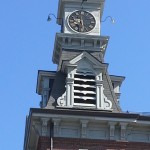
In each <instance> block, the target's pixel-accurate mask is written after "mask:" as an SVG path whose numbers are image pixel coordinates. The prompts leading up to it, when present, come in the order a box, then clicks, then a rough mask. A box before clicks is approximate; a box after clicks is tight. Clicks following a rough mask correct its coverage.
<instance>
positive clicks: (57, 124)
mask: <svg viewBox="0 0 150 150" xmlns="http://www.w3.org/2000/svg"><path fill="white" fill-rule="evenodd" d="M52 121H53V123H54V137H57V136H59V135H60V122H61V119H60V118H53V119H52Z"/></svg>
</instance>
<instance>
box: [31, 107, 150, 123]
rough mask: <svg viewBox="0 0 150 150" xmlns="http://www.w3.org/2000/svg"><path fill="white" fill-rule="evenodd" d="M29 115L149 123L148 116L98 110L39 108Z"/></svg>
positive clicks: (32, 110) (149, 117)
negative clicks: (52, 115) (78, 116)
mask: <svg viewBox="0 0 150 150" xmlns="http://www.w3.org/2000/svg"><path fill="white" fill-rule="evenodd" d="M30 112H31V114H33V113H43V114H45V113H47V114H48V113H49V114H57V115H62V114H63V115H80V116H90V117H92V116H93V117H110V118H120V119H133V118H134V119H136V120H140V121H150V116H142V115H140V114H133V113H132V114H131V113H115V112H108V111H99V110H82V109H73V108H71V109H66V108H65V109H63V108H61V109H60V108H59V109H40V108H31V109H30Z"/></svg>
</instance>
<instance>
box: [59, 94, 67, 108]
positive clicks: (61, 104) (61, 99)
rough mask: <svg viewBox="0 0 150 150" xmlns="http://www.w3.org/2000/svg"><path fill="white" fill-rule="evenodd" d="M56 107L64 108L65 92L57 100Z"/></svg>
mask: <svg viewBox="0 0 150 150" xmlns="http://www.w3.org/2000/svg"><path fill="white" fill-rule="evenodd" d="M57 104H58V106H66V92H65V93H64V94H63V95H62V96H61V97H59V98H58V99H57Z"/></svg>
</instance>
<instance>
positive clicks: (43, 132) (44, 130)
mask: <svg viewBox="0 0 150 150" xmlns="http://www.w3.org/2000/svg"><path fill="white" fill-rule="evenodd" d="M48 121H49V119H48V118H41V122H42V128H41V135H42V136H47V130H48V126H47V124H48Z"/></svg>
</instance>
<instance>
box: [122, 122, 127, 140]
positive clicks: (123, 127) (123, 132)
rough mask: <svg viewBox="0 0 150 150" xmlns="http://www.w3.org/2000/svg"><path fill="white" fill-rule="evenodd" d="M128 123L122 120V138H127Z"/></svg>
mask: <svg viewBox="0 0 150 150" xmlns="http://www.w3.org/2000/svg"><path fill="white" fill-rule="evenodd" d="M127 125H128V123H125V122H120V126H121V135H120V136H121V140H123V141H124V140H126V127H127Z"/></svg>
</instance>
